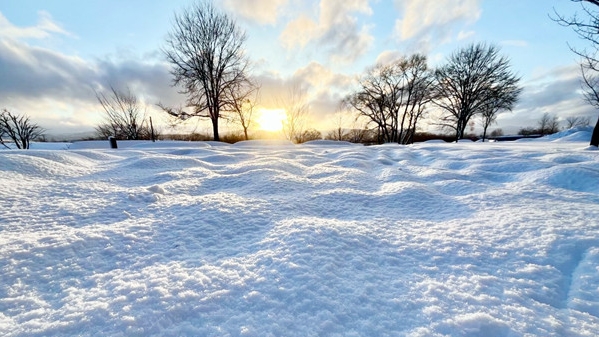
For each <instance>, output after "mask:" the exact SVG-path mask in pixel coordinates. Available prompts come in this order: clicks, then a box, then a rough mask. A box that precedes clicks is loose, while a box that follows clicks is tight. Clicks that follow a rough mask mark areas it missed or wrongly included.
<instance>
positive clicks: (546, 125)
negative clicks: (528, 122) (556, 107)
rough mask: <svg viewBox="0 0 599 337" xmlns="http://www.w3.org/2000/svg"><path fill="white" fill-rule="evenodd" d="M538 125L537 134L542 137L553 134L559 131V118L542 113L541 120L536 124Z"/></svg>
mask: <svg viewBox="0 0 599 337" xmlns="http://www.w3.org/2000/svg"><path fill="white" fill-rule="evenodd" d="M537 124H538V125H539V129H538V132H539V133H540V134H541V135H542V136H543V135H550V134H554V133H556V132H558V131H559V118H558V117H557V116H555V115H550V114H549V113H548V112H546V113H544V114H543V116H542V117H541V119H539V121H538V122H537Z"/></svg>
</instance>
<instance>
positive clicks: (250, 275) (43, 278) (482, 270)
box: [0, 131, 599, 336]
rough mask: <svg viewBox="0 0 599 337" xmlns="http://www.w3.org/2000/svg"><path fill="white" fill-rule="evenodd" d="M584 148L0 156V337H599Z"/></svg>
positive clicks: (597, 224) (598, 262) (342, 146)
mask: <svg viewBox="0 0 599 337" xmlns="http://www.w3.org/2000/svg"><path fill="white" fill-rule="evenodd" d="M587 137H590V136H589V134H588V132H587V133H586V134H585V131H579V132H578V133H573V132H569V133H566V134H562V136H561V137H556V136H554V137H552V138H546V139H541V140H536V141H525V142H506V143H459V144H444V143H422V144H416V145H412V146H398V145H383V146H371V147H363V146H357V145H352V144H347V143H330V142H313V143H308V144H304V145H290V144H285V143H271V142H258V141H250V142H242V143H237V144H234V145H224V144H219V143H183V142H157V143H153V144H150V143H137V144H128V145H127V144H122V146H121V148H119V149H117V150H111V149H107V148H93V147H94V146H92V145H93V144H92V143H73V144H61V145H60V148H63V149H48V148H52V146H50V145H48V144H45V145H44V144H36V145H37V146H38V149H37V150H36V149H33V150H29V151H16V150H11V151H8V150H7V151H0V206H1V207H0V247H1V249H0V335H3V336H50V335H53V336H72V335H80V336H109V335H110V336H175V335H177V336H597V335H599V151H594V150H593V149H592V148H589V147H588V146H587V144H588V138H587ZM96 145H97V144H96ZM119 145H121V144H119ZM40 146H46V149H40ZM104 146H106V147H108V144H104ZM96 147H97V146H96Z"/></svg>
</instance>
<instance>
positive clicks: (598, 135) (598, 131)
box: [591, 118, 599, 147]
mask: <svg viewBox="0 0 599 337" xmlns="http://www.w3.org/2000/svg"><path fill="white" fill-rule="evenodd" d="M591 145H593V146H597V147H599V118H597V123H596V124H595V128H594V129H593V135H592V136H591Z"/></svg>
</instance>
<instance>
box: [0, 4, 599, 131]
mask: <svg viewBox="0 0 599 337" xmlns="http://www.w3.org/2000/svg"><path fill="white" fill-rule="evenodd" d="M191 3H192V1H191V0H173V1H168V2H166V1H142V0H129V1H126V2H124V1H116V0H102V1H99V0H95V1H78V0H22V1H12V0H3V1H1V2H0V77H1V78H2V81H0V108H6V109H9V110H10V111H13V112H15V113H23V114H27V115H29V116H30V117H31V119H32V120H33V121H35V122H37V123H38V124H40V125H41V126H43V127H44V128H46V129H47V130H48V131H47V132H48V134H51V135H61V134H71V133H79V132H89V131H93V129H94V127H95V125H97V124H98V123H100V121H101V120H102V118H103V113H102V110H101V107H100V106H99V104H98V103H97V99H96V96H95V92H103V91H105V90H106V88H109V87H110V86H114V87H117V88H129V89H130V90H131V92H132V93H134V94H135V95H137V96H138V97H139V98H140V99H141V101H142V102H144V104H146V106H147V112H148V115H149V116H152V117H153V119H154V123H156V124H158V125H162V126H161V128H162V132H163V133H168V132H170V129H168V126H167V124H168V118H166V116H165V115H164V114H163V113H162V112H160V110H159V109H158V108H157V107H156V103H159V102H161V103H163V104H166V105H180V104H181V103H183V102H184V100H185V97H184V96H182V95H180V94H178V91H177V88H174V87H172V86H171V84H172V77H171V75H170V73H169V69H170V66H169V64H168V63H167V61H166V59H165V57H164V53H163V52H162V48H164V47H165V39H166V36H167V35H168V33H169V31H170V30H171V28H172V24H173V17H174V15H175V13H178V12H181V11H182V10H184V9H185V8H186V7H188V6H189V5H190V4H191ZM214 3H215V5H216V6H217V7H219V8H220V9H221V10H223V11H226V12H227V13H229V14H230V15H231V16H232V17H233V18H235V20H236V21H237V24H238V25H239V27H240V28H241V29H243V30H245V31H246V33H247V36H248V40H247V42H246V51H247V55H248V56H249V57H250V59H251V61H252V73H251V74H252V76H254V77H255V78H256V79H257V80H258V82H259V83H260V84H261V85H262V92H261V102H260V103H261V107H262V108H264V109H278V108H281V106H278V105H277V104H278V103H277V102H280V98H281V97H284V95H285V94H286V92H287V91H288V88H289V87H290V86H291V85H293V84H297V83H300V84H301V85H302V86H304V87H305V88H306V89H307V92H308V95H309V105H310V122H309V125H310V126H311V127H314V128H316V129H319V130H321V131H322V132H323V133H326V130H327V129H330V128H333V127H334V125H335V118H334V113H335V111H336V108H337V105H338V102H339V101H340V100H341V99H342V97H343V96H344V95H347V94H348V93H349V92H350V91H351V90H352V86H353V84H354V83H355V79H356V77H357V76H359V75H360V74H361V73H363V72H364V71H365V69H367V68H368V67H371V66H373V65H375V64H376V63H377V62H385V61H389V60H392V59H393V58H395V57H398V56H402V55H404V56H405V55H410V54H412V53H416V52H418V53H423V54H425V55H427V57H428V60H429V65H430V66H431V67H435V66H439V65H441V64H443V62H444V61H445V60H446V58H447V57H448V56H449V55H450V54H451V53H452V52H454V51H456V50H457V49H458V48H461V47H464V46H467V45H468V44H471V43H478V42H486V43H491V44H495V45H497V46H499V47H500V48H501V53H502V54H503V55H505V56H507V57H508V58H509V59H510V60H511V64H512V69H513V71H514V72H515V73H516V74H518V75H519V76H520V77H521V85H522V86H523V88H524V90H523V92H522V95H521V97H520V101H519V102H518V104H517V105H516V107H515V109H514V110H513V111H512V112H506V113H504V114H502V115H500V117H499V119H498V124H496V125H494V126H492V127H491V129H494V128H502V129H503V130H504V132H507V133H512V132H516V131H517V130H518V129H519V128H521V127H526V126H535V125H536V121H537V120H538V119H539V118H540V117H541V116H542V115H543V114H544V113H545V112H548V113H550V114H554V115H557V116H558V117H559V118H560V120H565V119H566V118H567V117H570V116H589V117H591V120H592V121H594V118H595V116H596V112H595V111H594V110H593V108H592V107H590V106H588V105H587V104H586V103H585V102H584V101H583V99H582V96H581V93H580V91H581V89H580V88H581V87H580V71H579V68H578V59H577V57H576V56H575V54H574V53H573V52H572V51H571V50H570V46H573V47H578V48H583V47H584V43H583V42H582V41H580V40H579V39H578V37H577V36H576V34H575V33H574V32H572V31H571V29H569V28H567V27H562V26H560V25H559V24H557V23H556V22H554V21H552V20H551V16H552V15H553V16H554V15H555V14H554V11H557V12H558V13H561V14H564V15H566V16H569V15H572V14H574V13H576V12H577V11H580V5H579V4H576V3H573V2H571V1H567V0H544V1H538V0H522V1H516V0H509V1H495V0H480V1H479V0H434V1H433V0H430V1H429V0H425V1H423V0H370V1H369V0H320V1H316V0H314V1H299V0H254V1H247V0H216V1H215V2H214ZM347 126H348V127H350V125H347ZM188 127H189V126H188ZM193 127H194V128H195V130H197V131H200V132H209V130H210V128H209V126H208V124H207V123H205V122H204V123H199V124H194V126H193ZM198 128H199V129H198ZM223 128H225V129H226V128H235V126H234V125H230V124H229V125H227V124H226V123H225V124H224V126H223Z"/></svg>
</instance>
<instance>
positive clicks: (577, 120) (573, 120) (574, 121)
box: [566, 116, 591, 129]
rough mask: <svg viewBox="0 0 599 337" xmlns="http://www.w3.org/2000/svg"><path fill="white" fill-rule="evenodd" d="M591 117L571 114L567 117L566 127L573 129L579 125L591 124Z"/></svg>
mask: <svg viewBox="0 0 599 337" xmlns="http://www.w3.org/2000/svg"><path fill="white" fill-rule="evenodd" d="M590 124H591V119H590V118H589V117H582V116H571V117H568V118H566V129H572V128H575V127H578V126H589V125H590Z"/></svg>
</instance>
